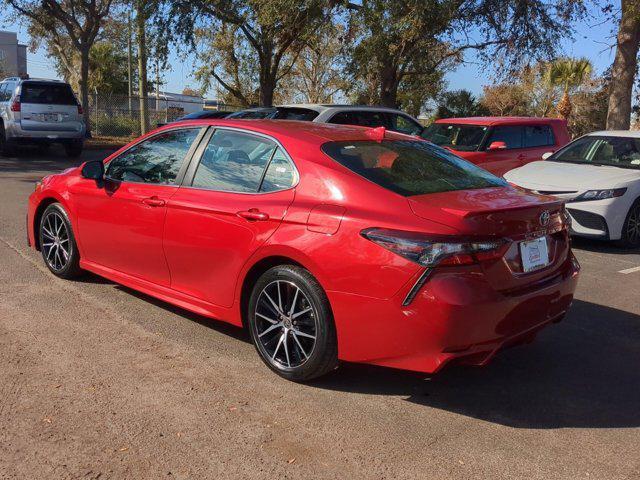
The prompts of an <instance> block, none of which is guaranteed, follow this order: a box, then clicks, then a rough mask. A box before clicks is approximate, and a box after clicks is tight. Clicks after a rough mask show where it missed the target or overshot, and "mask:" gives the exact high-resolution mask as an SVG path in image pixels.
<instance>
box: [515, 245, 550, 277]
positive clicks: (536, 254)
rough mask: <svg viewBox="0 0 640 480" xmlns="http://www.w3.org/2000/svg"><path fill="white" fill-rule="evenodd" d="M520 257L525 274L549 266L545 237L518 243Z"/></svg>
mask: <svg viewBox="0 0 640 480" xmlns="http://www.w3.org/2000/svg"><path fill="white" fill-rule="evenodd" d="M520 257H521V258H522V269H523V270H524V271H525V272H532V271H533V270H538V269H540V268H544V267H546V266H547V265H549V246H548V244H547V237H539V238H534V239H533V240H527V241H524V242H520Z"/></svg>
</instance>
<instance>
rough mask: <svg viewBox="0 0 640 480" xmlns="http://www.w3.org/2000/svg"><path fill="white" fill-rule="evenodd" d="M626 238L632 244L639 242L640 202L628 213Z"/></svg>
mask: <svg viewBox="0 0 640 480" xmlns="http://www.w3.org/2000/svg"><path fill="white" fill-rule="evenodd" d="M627 239H628V240H629V243H631V244H633V245H637V244H638V243H640V204H638V205H636V206H635V207H634V208H633V209H632V210H631V212H630V213H629V220H628V222H627Z"/></svg>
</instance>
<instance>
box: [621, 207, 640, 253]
mask: <svg viewBox="0 0 640 480" xmlns="http://www.w3.org/2000/svg"><path fill="white" fill-rule="evenodd" d="M617 243H618V245H619V246H621V247H623V248H640V198H639V199H637V200H636V201H635V202H634V203H633V205H631V208H630V209H629V213H627V218H626V219H625V221H624V225H623V226H622V238H621V239H620V240H618V242H617Z"/></svg>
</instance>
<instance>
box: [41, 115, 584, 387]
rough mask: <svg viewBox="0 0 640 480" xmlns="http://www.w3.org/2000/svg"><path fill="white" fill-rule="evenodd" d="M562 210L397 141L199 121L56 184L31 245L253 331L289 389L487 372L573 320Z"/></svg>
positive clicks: (283, 124)
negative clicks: (343, 380)
mask: <svg viewBox="0 0 640 480" xmlns="http://www.w3.org/2000/svg"><path fill="white" fill-rule="evenodd" d="M567 219H568V217H567V215H566V214H565V210H564V206H563V205H562V203H561V202H560V201H558V200H556V199H553V198H551V197H543V196H538V195H532V194H529V193H526V192H524V191H521V190H518V189H516V188H513V187H511V186H509V185H508V184H507V183H505V182H504V181H503V180H502V179H499V178H497V177H495V176H493V175H491V174H490V173H488V172H486V171H484V170H482V169H480V168H478V167H476V166H474V165H472V164H470V163H468V162H466V161H464V160H462V159H460V158H459V157H457V156H455V155H454V154H452V153H451V152H449V151H447V150H444V149H442V148H440V147H438V146H435V145H433V144H431V143H429V142H427V141H424V140H421V139H418V138H415V137H410V136H406V135H402V134H398V133H392V132H385V130H384V129H383V128H377V129H367V128H360V127H348V126H341V125H324V124H315V123H308V122H307V123H305V122H289V121H269V120H255V121H247V120H198V121H190V122H182V123H176V124H171V125H169V126H167V127H164V128H161V129H159V130H156V131H154V132H152V133H150V134H148V135H146V136H144V137H142V138H139V139H138V140H135V141H134V142H132V143H131V144H129V145H127V146H126V147H124V148H122V149H120V150H119V151H117V152H116V153H114V154H113V155H111V156H110V157H109V158H107V159H106V160H104V162H102V161H97V162H95V161H94V162H87V163H85V164H83V165H81V166H80V167H78V168H72V169H69V170H66V171H64V172H62V173H60V174H57V175H49V176H47V177H45V178H44V179H43V180H42V182H39V183H38V184H37V185H36V189H35V192H34V193H33V194H32V195H31V197H30V198H29V213H28V238H29V243H30V244H31V245H32V246H33V247H34V248H36V249H37V250H40V251H41V252H42V257H43V259H44V261H45V263H46V265H47V266H48V268H49V269H50V270H51V271H52V272H53V273H54V274H55V275H57V276H59V277H63V278H70V277H72V276H75V275H77V274H79V273H80V272H81V271H82V270H87V271H90V272H94V273H96V274H98V275H101V276H103V277H106V278H109V279H111V280H113V281H114V282H117V283H120V284H123V285H126V286H128V287H131V288H133V289H136V290H140V291H142V292H144V293H147V294H149V295H152V296H154V297H158V298H160V299H162V300H165V301H167V302H170V303H173V304H175V305H178V306H180V307H183V308H185V309H188V310H191V311H194V312H196V313H198V314H201V315H205V316H208V317H212V318H216V319H220V320H224V321H226V322H229V323H232V324H235V325H239V326H244V327H246V328H247V329H248V330H249V331H250V334H251V338H252V339H253V342H254V344H255V347H256V350H257V351H258V354H259V355H260V357H261V358H262V360H263V361H264V362H265V363H266V364H267V365H268V366H269V367H270V368H271V369H272V370H274V371H275V372H276V373H278V374H280V375H281V376H283V377H286V378H289V379H292V380H298V381H301V380H307V379H310V378H313V377H317V376H319V375H322V374H324V373H326V372H328V371H330V370H332V369H334V368H335V367H336V366H337V364H338V360H345V361H353V362H364V363H371V364H377V365H385V366H390V367H396V368H403V369H409V370H415V371H420V372H429V373H433V372H436V371H437V370H438V369H440V368H441V367H442V366H443V365H445V364H446V363H447V362H449V361H452V360H458V361H462V362H466V363H470V364H477V365H479V364H484V363H486V362H487V361H488V360H489V359H490V358H491V357H492V356H493V355H494V354H495V353H496V351H498V350H499V349H501V348H503V347H506V346H509V345H513V344H517V343H521V342H525V341H530V340H531V339H532V338H533V337H534V336H535V334H536V333H537V331H538V330H540V329H541V328H542V327H544V326H545V325H547V324H549V323H550V322H555V321H558V320H560V319H561V318H562V317H563V316H564V315H565V313H566V311H567V309H568V308H569V306H570V305H571V301H572V298H573V293H574V290H575V288H576V282H577V279H578V271H579V266H578V263H577V261H576V259H575V257H574V256H573V254H572V252H571V247H570V244H569V237H568V227H569V225H568V220H567Z"/></svg>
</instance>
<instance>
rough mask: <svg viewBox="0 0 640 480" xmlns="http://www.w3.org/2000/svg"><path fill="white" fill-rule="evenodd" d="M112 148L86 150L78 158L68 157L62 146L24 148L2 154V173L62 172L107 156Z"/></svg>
mask: <svg viewBox="0 0 640 480" xmlns="http://www.w3.org/2000/svg"><path fill="white" fill-rule="evenodd" d="M111 152H112V150H85V151H84V152H83V153H82V155H81V156H80V157H78V158H68V157H67V156H66V155H65V153H64V150H62V147H57V146H52V147H51V148H49V149H48V150H47V151H44V152H43V151H39V150H38V149H36V148H22V149H20V150H18V151H17V152H16V154H15V155H11V156H10V157H2V156H0V173H30V172H54V173H55V172H60V171H62V170H64V169H66V168H70V167H76V166H78V165H80V164H81V163H83V162H86V161H87V160H99V159H103V158H107V156H109V154H110V153H111Z"/></svg>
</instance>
